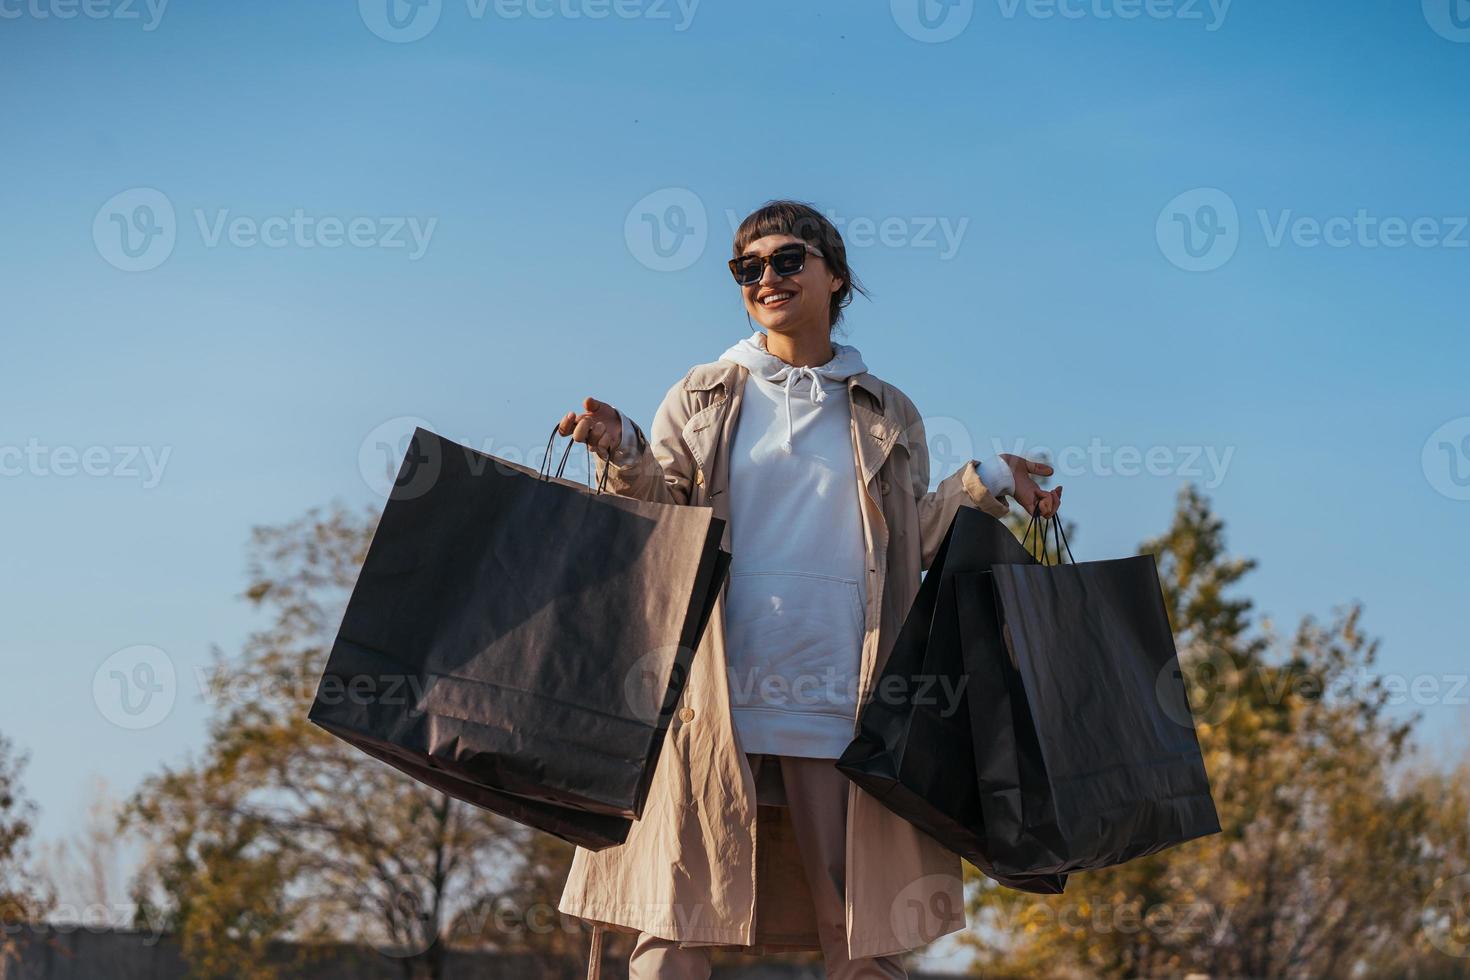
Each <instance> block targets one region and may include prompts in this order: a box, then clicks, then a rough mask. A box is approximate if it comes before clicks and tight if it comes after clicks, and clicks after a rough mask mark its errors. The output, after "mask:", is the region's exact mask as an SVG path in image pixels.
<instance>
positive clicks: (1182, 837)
mask: <svg viewBox="0 0 1470 980" xmlns="http://www.w3.org/2000/svg"><path fill="white" fill-rule="evenodd" d="M982 516H983V515H982ZM987 519H988V518H987ZM967 523H973V521H968V522H967ZM1052 526H1053V528H1054V529H1055V534H1056V536H1057V547H1058V549H1059V550H1058V556H1059V557H1060V549H1061V548H1062V547H1063V546H1064V545H1065V543H1066V541H1065V534H1064V532H1063V531H1062V529H1061V525H1060V519H1056V520H1054V521H1053V523H1052ZM953 531H954V533H956V534H964V533H968V531H967V529H966V528H964V527H963V526H962V525H961V524H960V523H959V522H956V525H955V527H954V529H953ZM1040 537H1041V540H1042V554H1043V558H1044V556H1045V543H1044V542H1045V537H1044V527H1043V528H1042V534H1041V535H1040ZM1067 552H1068V555H1069V557H1070V554H1071V549H1070V548H1068V549H1067ZM955 596H956V598H957V599H958V603H959V620H960V634H961V636H960V645H961V647H962V648H963V649H964V651H965V662H966V665H967V666H968V667H969V669H970V684H969V689H968V695H969V707H970V720H971V725H972V731H973V735H974V737H975V740H976V741H975V744H976V758H977V762H978V764H979V783H980V787H979V789H980V805H981V810H982V811H983V815H984V819H983V827H984V833H985V838H986V839H985V841H984V843H983V845H982V847H983V849H984V851H985V853H986V855H987V857H988V858H989V859H990V861H991V862H992V864H993V866H994V867H995V869H996V870H997V871H999V872H1001V873H1004V874H1023V873H1024V874H1035V873H1050V874H1065V873H1068V872H1072V871H1082V870H1088V869H1095V868H1103V867H1107V866H1109V865H1114V864H1120V863H1122V862H1124V861H1127V860H1130V859H1132V858H1135V857H1141V856H1143V855H1145V854H1152V853H1154V852H1155V851H1159V850H1162V849H1164V848H1166V847H1169V846H1172V845H1174V844H1180V843H1183V842H1184V841H1187V840H1192V839H1194V838H1196V837H1203V836H1206V835H1208V834H1214V833H1218V832H1219V830H1220V823H1219V818H1218V816H1217V815H1216V812H1215V804H1214V800H1213V799H1212V798H1211V796H1210V786H1209V780H1208V778H1207V777H1206V775H1205V768H1204V760H1203V758H1202V756H1201V754H1200V748H1199V742H1198V740H1197V738H1196V736H1195V730H1194V722H1193V718H1192V716H1191V714H1190V710H1189V703H1188V698H1187V695H1186V693H1185V689H1184V682H1183V679H1182V678H1181V676H1180V675H1179V671H1178V659H1177V653H1176V651H1175V646H1174V637H1173V634H1172V632H1171V631H1170V628H1169V618H1168V614H1167V612H1166V611H1165V609H1164V602H1163V592H1162V589H1161V588H1160V586H1159V578H1158V570H1157V567H1156V565H1155V561H1154V557H1153V556H1152V555H1138V556H1134V557H1131V558H1120V559H1113V560H1109V561H1095V562H1080V563H1069V564H1060V563H1058V564H1054V565H1047V564H1037V563H1035V562H1007V563H1002V562H996V563H994V564H993V565H992V566H991V568H990V570H989V571H988V572H982V573H978V574H973V573H972V574H966V575H962V576H957V577H956V580H955Z"/></svg>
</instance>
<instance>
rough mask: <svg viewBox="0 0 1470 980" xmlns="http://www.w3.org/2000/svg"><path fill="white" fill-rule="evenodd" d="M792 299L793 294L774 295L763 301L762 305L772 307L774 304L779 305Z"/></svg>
mask: <svg viewBox="0 0 1470 980" xmlns="http://www.w3.org/2000/svg"><path fill="white" fill-rule="evenodd" d="M791 297H792V294H791V293H772V294H771V295H769V296H767V297H765V298H764V299H762V300H761V305H762V306H770V305H771V304H772V303H779V302H780V301H781V300H783V299H790V298H791Z"/></svg>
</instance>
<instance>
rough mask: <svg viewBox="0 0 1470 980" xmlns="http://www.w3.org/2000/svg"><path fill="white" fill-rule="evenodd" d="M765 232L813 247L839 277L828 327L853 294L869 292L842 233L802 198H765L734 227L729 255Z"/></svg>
mask: <svg viewBox="0 0 1470 980" xmlns="http://www.w3.org/2000/svg"><path fill="white" fill-rule="evenodd" d="M767 235H794V236H795V237H797V238H800V239H802V240H803V241H805V242H807V243H808V244H810V245H812V246H814V247H816V248H817V249H818V250H820V251H821V253H822V258H823V259H824V260H825V261H826V263H827V268H828V269H830V270H831V271H832V275H833V276H835V277H836V278H838V279H841V280H842V285H841V287H839V288H838V290H837V292H835V293H833V294H832V303H831V307H830V309H829V311H828V312H829V323H828V328H829V329H835V328H836V327H837V324H838V323H840V322H841V320H842V311H843V310H844V309H846V307H847V305H848V304H849V303H851V302H852V295H853V293H861V294H862V295H864V296H866V295H868V291H867V290H866V289H864V288H863V284H862V283H860V282H858V279H857V276H855V275H853V273H852V267H851V266H849V265H848V264H847V246H846V245H844V244H843V243H842V235H840V234H839V233H838V231H837V228H836V226H835V225H833V224H832V222H831V221H829V220H827V216H826V215H824V214H823V213H822V212H820V211H818V210H817V209H816V208H815V207H813V206H812V205H810V204H806V203H803V202H802V201H767V202H766V203H765V204H762V205H761V206H760V207H759V208H757V209H756V210H754V211H752V212H751V213H750V214H748V215H746V217H745V220H744V221H742V222H740V227H739V228H737V229H736V230H735V242H734V246H733V247H732V249H731V254H732V256H734V257H739V255H740V254H741V253H742V252H744V251H745V249H746V248H747V247H749V245H750V243H751V242H753V241H756V240H757V239H760V238H764V237H766V236H767Z"/></svg>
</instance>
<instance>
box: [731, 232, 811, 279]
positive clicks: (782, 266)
mask: <svg viewBox="0 0 1470 980" xmlns="http://www.w3.org/2000/svg"><path fill="white" fill-rule="evenodd" d="M808 252H810V253H811V254H813V255H815V256H816V257H817V258H819V259H820V258H823V255H822V253H821V252H818V251H817V250H816V249H814V248H812V247H811V246H810V245H806V244H803V243H802V242H792V243H791V244H790V245H782V246H781V247H780V248H778V249H776V250H775V251H774V252H772V253H771V254H770V255H765V256H762V255H742V256H740V257H739V258H735V259H731V260H730V274H731V275H732V276H734V277H735V281H736V282H738V283H739V284H740V285H742V286H753V285H755V284H756V283H758V282H760V281H761V276H764V275H765V274H766V265H767V263H769V264H770V266H771V268H772V269H774V270H775V271H776V275H778V276H781V277H782V278H785V277H787V276H794V275H796V274H797V273H798V272H800V271H801V270H802V269H804V268H805V267H806V256H807V253H808Z"/></svg>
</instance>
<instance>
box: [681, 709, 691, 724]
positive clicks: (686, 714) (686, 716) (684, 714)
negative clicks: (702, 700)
mask: <svg viewBox="0 0 1470 980" xmlns="http://www.w3.org/2000/svg"><path fill="white" fill-rule="evenodd" d="M679 720H680V721H693V720H694V709H693V708H680V709H679Z"/></svg>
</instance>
